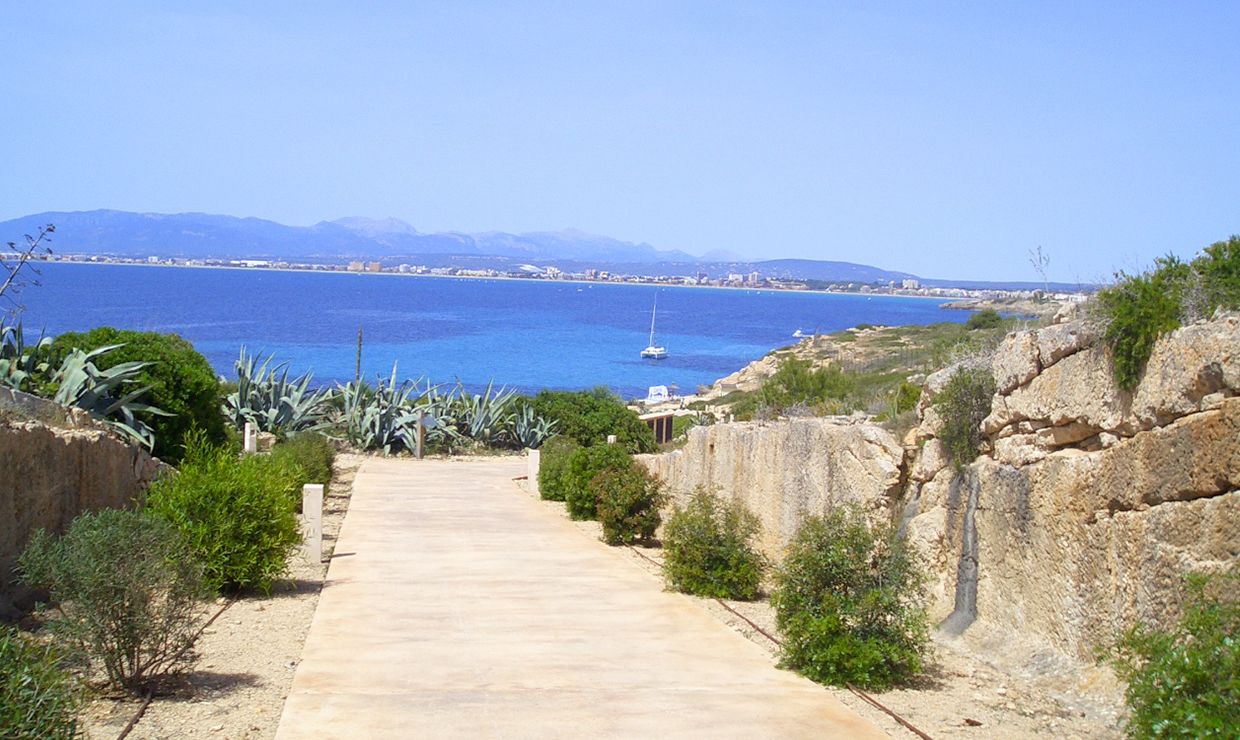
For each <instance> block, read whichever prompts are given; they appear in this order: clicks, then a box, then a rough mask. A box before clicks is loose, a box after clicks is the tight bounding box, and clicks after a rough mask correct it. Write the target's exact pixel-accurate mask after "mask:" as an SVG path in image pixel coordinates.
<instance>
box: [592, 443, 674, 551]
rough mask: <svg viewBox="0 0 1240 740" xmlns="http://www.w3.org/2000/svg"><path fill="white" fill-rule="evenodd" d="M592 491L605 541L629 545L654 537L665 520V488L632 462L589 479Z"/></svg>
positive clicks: (612, 543)
mask: <svg viewBox="0 0 1240 740" xmlns="http://www.w3.org/2000/svg"><path fill="white" fill-rule="evenodd" d="M590 492H591V494H592V495H593V497H594V500H595V501H596V502H597V506H598V520H599V522H600V523H601V524H602V525H603V541H604V542H606V543H607V544H609V545H628V544H631V543H633V542H635V541H637V540H648V539H650V538H651V537H653V536H654V532H655V530H656V529H658V528H659V523H660V522H661V521H662V518H661V517H660V516H659V506H660V505H661V504H662V503H663V492H662V485H661V484H660V483H659V481H658V480H656V479H655V478H654V477H653V476H651V475H650V473H648V472H646V469H645V468H643V467H642V466H640V465H638V464H637V463H630V464H629V466H628V467H627V468H624V469H621V470H614V469H609V470H604V471H602V472H601V473H599V474H598V475H596V476H594V477H593V478H592V479H590Z"/></svg>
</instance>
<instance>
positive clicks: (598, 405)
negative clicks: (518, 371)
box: [523, 388, 657, 454]
mask: <svg viewBox="0 0 1240 740" xmlns="http://www.w3.org/2000/svg"><path fill="white" fill-rule="evenodd" d="M523 403H528V404H529V406H530V407H531V408H533V410H534V413H535V414H537V415H538V416H540V417H542V418H544V419H547V420H548V421H550V422H552V423H554V424H555V425H556V431H557V432H558V433H559V434H560V435H562V436H565V437H569V438H571V439H572V440H573V441H575V442H576V443H577V444H578V445H581V446H582V447H590V446H591V445H597V444H602V443H604V442H605V441H606V440H607V437H608V435H611V434H614V435H616V440H617V442H618V443H619V444H620V445H621V446H623V447H624V448H625V449H627V450H628V451H629V452H632V453H634V454H637V453H641V452H654V451H655V450H656V449H657V445H656V444H655V441H654V434H653V433H652V432H651V431H650V428H649V427H647V426H646V424H645V422H643V421H642V420H641V419H639V418H638V417H637V414H635V413H634V412H633V411H632V410H631V409H629V408H628V407H627V406H625V405H624V402H623V401H621V400H620V399H619V398H618V397H616V396H615V395H614V394H613V393H611V392H610V391H608V390H607V389H606V388H595V389H594V390H592V391H576V392H567V391H543V392H541V393H539V394H538V395H537V396H534V397H533V398H532V399H528V400H525V401H523Z"/></svg>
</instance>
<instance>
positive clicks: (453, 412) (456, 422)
mask: <svg viewBox="0 0 1240 740" xmlns="http://www.w3.org/2000/svg"><path fill="white" fill-rule="evenodd" d="M414 409H415V410H416V411H421V412H423V413H424V414H425V415H426V417H427V418H429V419H431V420H433V423H432V424H431V425H429V426H428V427H427V430H426V444H427V446H428V447H431V448H433V449H440V450H447V451H449V452H450V451H452V450H455V449H457V448H459V447H460V446H461V445H462V444H463V443H464V442H465V440H466V437H465V436H464V435H463V434H461V407H460V404H459V403H458V399H457V396H456V393H455V391H450V392H448V393H441V392H440V391H439V386H437V385H431V384H430V382H429V381H428V382H427V384H426V390H424V391H422V392H421V394H420V395H419V396H418V399H417V401H416V402H415V403H414Z"/></svg>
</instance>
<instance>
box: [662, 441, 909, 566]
mask: <svg viewBox="0 0 1240 740" xmlns="http://www.w3.org/2000/svg"><path fill="white" fill-rule="evenodd" d="M902 455H903V450H902V449H901V447H900V444H899V442H897V441H896V439H895V437H893V436H892V435H891V433H890V432H888V431H886V430H885V429H883V428H881V427H879V426H877V425H875V424H871V423H867V422H861V421H856V420H850V419H814V418H805V419H790V420H787V421H782V422H739V423H732V424H715V425H712V426H704V427H695V428H693V429H691V430H690V431H689V436H688V441H687V443H686V444H685V446H684V447H683V448H681V449H679V450H676V451H674V452H668V453H663V454H657V455H639V456H638V460H639V461H640V462H642V463H643V464H644V465H645V466H646V467H647V468H648V469H649V470H650V471H651V472H652V473H653V474H654V475H655V476H656V477H658V478H659V479H660V480H662V481H664V482H665V483H666V484H667V486H668V489H669V490H670V492H671V493H672V495H673V497H674V499H675V500H677V501H681V502H683V501H684V500H685V499H686V498H687V497H688V496H690V495H691V494H692V493H693V491H694V490H695V489H696V488H697V487H699V486H701V487H704V488H706V489H707V490H711V491H715V492H716V493H717V494H718V495H720V496H724V497H727V498H736V499H739V500H741V501H742V502H743V503H744V504H745V505H746V506H747V507H749V509H750V510H751V511H753V512H754V513H755V514H757V515H758V517H759V519H760V520H761V521H762V535H761V537H762V539H761V548H762V550H763V551H764V552H765V553H766V554H767V555H768V556H769V557H771V558H773V559H779V557H780V556H781V554H782V551H783V548H784V546H785V545H787V543H788V541H789V540H790V539H791V537H792V535H793V534H794V533H795V532H796V529H797V527H798V526H799V525H800V523H801V521H802V520H803V519H804V518H805V516H806V515H808V514H814V513H824V512H826V511H827V510H829V509H830V508H831V507H833V506H837V505H839V504H841V503H854V504H857V505H860V506H861V507H862V508H864V509H866V510H868V511H872V512H875V513H876V514H877V513H881V514H882V515H890V514H891V513H892V512H893V511H894V507H895V506H896V503H897V502H896V498H897V497H898V495H899V492H900V490H901V488H902V481H901V468H900V463H901V459H902Z"/></svg>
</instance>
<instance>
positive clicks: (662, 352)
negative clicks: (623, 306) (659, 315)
mask: <svg viewBox="0 0 1240 740" xmlns="http://www.w3.org/2000/svg"><path fill="white" fill-rule="evenodd" d="M658 309H659V295H658V294H657V293H656V294H655V296H654V306H653V307H651V309H650V345H649V346H647V347H646V349H644V350H642V357H643V358H645V359H648V360H663V359H666V358H667V348H665V347H659V346H657V345H656V344H655V343H654V315H655V312H656V311H658Z"/></svg>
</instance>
